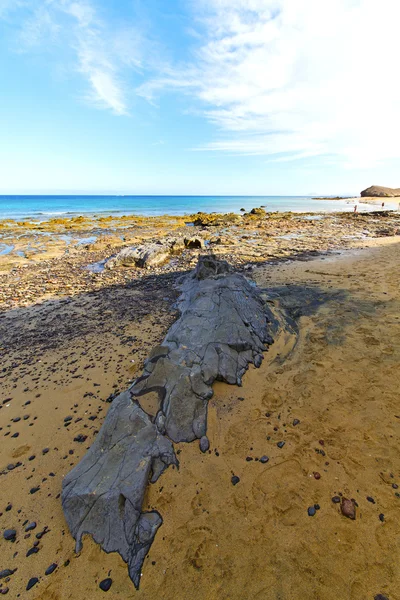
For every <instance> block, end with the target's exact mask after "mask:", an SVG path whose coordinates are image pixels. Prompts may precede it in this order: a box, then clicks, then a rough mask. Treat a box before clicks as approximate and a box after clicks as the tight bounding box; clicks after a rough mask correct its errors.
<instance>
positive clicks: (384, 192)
mask: <svg viewBox="0 0 400 600" xmlns="http://www.w3.org/2000/svg"><path fill="white" fill-rule="evenodd" d="M397 196H400V188H388V187H382V186H381V185H371V187H369V188H367V189H366V190H363V191H362V192H361V197H362V198H368V197H370V198H374V197H375V198H394V197H397Z"/></svg>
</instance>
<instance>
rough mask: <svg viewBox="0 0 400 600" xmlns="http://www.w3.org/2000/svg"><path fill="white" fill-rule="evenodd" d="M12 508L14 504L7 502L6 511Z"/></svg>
mask: <svg viewBox="0 0 400 600" xmlns="http://www.w3.org/2000/svg"><path fill="white" fill-rule="evenodd" d="M11 509H12V504H7V506H6V512H8V511H10V510H11Z"/></svg>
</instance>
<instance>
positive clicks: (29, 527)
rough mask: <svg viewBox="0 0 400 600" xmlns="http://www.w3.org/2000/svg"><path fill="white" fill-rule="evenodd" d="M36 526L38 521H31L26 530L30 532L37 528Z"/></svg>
mask: <svg viewBox="0 0 400 600" xmlns="http://www.w3.org/2000/svg"><path fill="white" fill-rule="evenodd" d="M36 527H37V523H36V521H32V523H29V525H27V526H26V527H25V531H26V532H28V531H32V530H33V529H36Z"/></svg>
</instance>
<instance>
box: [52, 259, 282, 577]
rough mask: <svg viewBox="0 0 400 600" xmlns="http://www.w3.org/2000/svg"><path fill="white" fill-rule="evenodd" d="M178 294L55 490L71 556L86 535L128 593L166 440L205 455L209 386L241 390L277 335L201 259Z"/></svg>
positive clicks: (257, 300)
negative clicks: (161, 329) (154, 341)
mask: <svg viewBox="0 0 400 600" xmlns="http://www.w3.org/2000/svg"><path fill="white" fill-rule="evenodd" d="M181 289H182V294H181V296H180V298H179V299H178V308H179V310H180V312H181V316H180V318H179V319H178V320H177V321H176V322H175V324H174V325H173V326H172V327H171V329H170V330H169V332H168V333H167V336H166V337H165V340H164V342H163V344H162V345H161V346H158V347H156V348H155V349H154V350H153V352H152V353H151V355H150V357H149V358H148V360H147V362H146V363H145V368H144V372H143V375H142V376H141V377H139V379H137V380H136V381H135V382H134V384H133V385H132V386H131V387H130V389H129V390H128V391H126V392H124V393H122V394H121V395H120V396H118V397H117V398H116V399H115V400H114V401H113V403H112V406H111V409H110V411H109V413H108V415H107V417H106V420H105V422H104V424H103V427H102V428H101V430H100V432H99V434H98V436H97V438H96V440H95V442H94V444H93V445H92V447H91V448H90V450H89V452H88V453H87V454H86V456H85V457H84V458H83V459H82V461H81V462H80V463H79V464H78V465H77V466H76V467H75V468H74V469H73V470H72V471H71V473H69V474H68V475H67V476H66V477H65V479H64V482H63V493H62V502H63V508H64V513H65V517H66V520H67V523H68V526H69V528H70V530H71V533H72V535H73V536H74V538H75V539H76V549H77V551H79V550H80V548H81V547H82V536H83V535H84V534H85V533H87V534H91V535H92V536H93V538H94V540H95V541H96V542H97V543H99V544H101V546H102V548H103V549H104V550H105V551H106V552H119V554H120V555H121V556H122V558H123V559H124V560H125V562H127V563H128V567H129V574H130V577H131V579H132V581H133V582H134V584H135V586H136V587H138V586H139V582H140V572H141V567H142V564H143V561H144V558H145V556H146V554H147V552H148V550H149V548H150V546H151V544H152V542H153V539H154V536H155V534H156V532H157V529H158V528H159V526H160V525H161V524H162V518H161V515H160V514H159V513H158V512H156V511H153V512H143V511H142V504H143V498H144V494H145V490H146V487H147V484H148V482H149V481H150V482H155V481H156V480H157V479H158V478H159V476H160V475H161V474H162V473H163V471H164V470H165V469H166V468H167V467H168V466H169V465H171V464H173V465H176V466H178V461H177V459H176V457H175V453H174V450H173V445H172V442H171V441H170V440H173V441H175V442H178V441H185V442H190V441H192V440H194V439H196V438H198V439H200V440H202V442H201V447H202V450H203V451H205V450H206V445H207V444H206V439H204V436H205V435H206V431H207V404H208V400H209V399H210V398H211V396H212V394H213V391H212V384H213V382H214V381H215V380H216V379H218V380H220V381H226V382H227V383H230V384H237V385H240V384H241V380H242V377H243V375H244V373H245V371H246V369H247V368H248V364H249V363H254V365H255V366H259V365H260V364H261V360H262V355H263V351H264V350H265V349H266V348H267V346H268V345H269V344H271V343H272V342H273V340H272V337H271V333H274V331H275V330H276V329H277V327H278V323H277V321H276V320H275V318H274V316H273V314H272V313H271V312H270V310H269V309H267V308H266V306H265V305H264V302H263V300H262V299H261V296H260V294H259V292H258V290H257V289H256V288H255V286H254V285H252V284H250V282H249V281H248V280H247V279H246V278H245V277H244V276H243V275H239V274H237V273H232V270H231V268H230V266H229V265H228V263H226V262H224V261H218V260H216V259H215V258H214V257H213V256H203V257H201V258H200V260H199V263H198V265H197V267H196V269H195V271H194V272H193V273H192V274H191V275H189V276H188V277H186V278H185V279H184V280H183V282H182V284H181ZM148 394H149V395H150V396H151V395H154V394H157V395H158V399H159V410H158V412H157V413H156V415H155V418H154V419H152V418H151V417H150V415H149V414H147V413H146V412H145V410H144V409H143V408H144V407H145V406H146V396H147V395H148ZM207 441H208V440H207Z"/></svg>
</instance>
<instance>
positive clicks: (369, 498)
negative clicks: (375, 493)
mask: <svg viewBox="0 0 400 600" xmlns="http://www.w3.org/2000/svg"><path fill="white" fill-rule="evenodd" d="M367 500H368V502H371V504H376V503H375V500H374V499H373V498H372V497H371V496H367Z"/></svg>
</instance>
